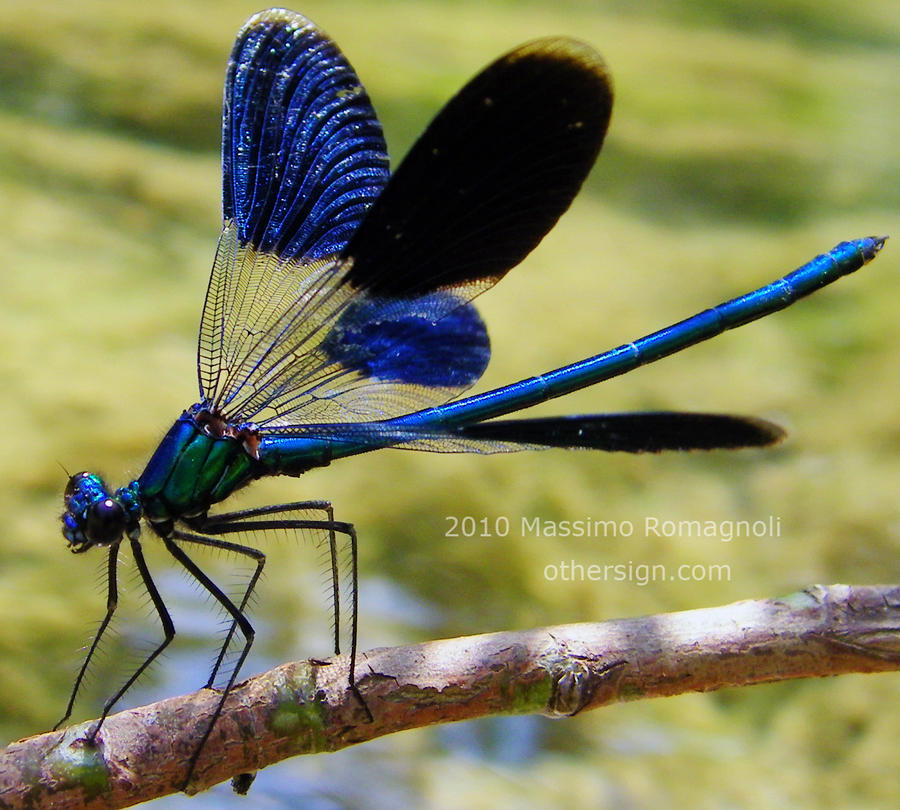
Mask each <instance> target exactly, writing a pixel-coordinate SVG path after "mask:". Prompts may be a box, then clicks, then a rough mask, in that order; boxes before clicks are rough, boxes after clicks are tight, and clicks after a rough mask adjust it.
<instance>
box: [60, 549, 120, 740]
mask: <svg viewBox="0 0 900 810" xmlns="http://www.w3.org/2000/svg"><path fill="white" fill-rule="evenodd" d="M118 560H119V544H118V543H115V544H113V545H112V546H110V549H109V556H108V558H107V568H106V615H105V616H104V617H103V621H102V622H100V627H98V628H97V632H96V633H95V634H94V640H93V641H92V642H91V646H90V648H89V649H88V651H87V655H86V656H85V657H84V663H83V664H82V665H81V669H80V670H79V671H78V676H77V677H76V678H75V685H74V686H73V687H72V694H71V695H70V696H69V703H68V705H67V706H66V713H65V714H64V715H63V716H62V718H60V720H59V722H58V723H57V724H56V725H55V726H53V730H54V731H55V730H56V729H58V728H59V727H60V726H61V725H62V724H63V723H65V722H66V720H68V719H69V718H70V717H71V716H72V708H73V707H74V705H75V698H76V697H77V696H78V690H79V689H81V682H82V681H83V680H84V676H85V673H86V672H87V670H88V667H89V666H90V663H91V659H92V658H93V657H94V653H95V652H96V651H97V647H98V646H99V645H100V639H101V638H102V637H103V634H104V633H105V632H106V628H107V627H109V623H110V622H111V621H112V617H113V614H114V613H115V612H116V607H117V606H118V604H119V587H118V579H117V570H116V566H117V564H118Z"/></svg>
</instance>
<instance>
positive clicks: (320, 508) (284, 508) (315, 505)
mask: <svg viewBox="0 0 900 810" xmlns="http://www.w3.org/2000/svg"><path fill="white" fill-rule="evenodd" d="M299 511H308V512H324V513H325V516H326V518H325V520H324V521H316V523H321V527H324V528H325V530H326V531H327V532H328V554H329V559H330V563H331V606H332V623H333V627H332V632H333V637H334V654H335V655H340V653H341V621H340V619H341V588H340V578H339V574H338V569H339V566H338V552H337V532H336V530H335V528H334V525H335V520H334V508H333V507H332V505H331V502H330V501H297V502H294V503H285V504H275V505H272V506H262V507H257V508H255V509H242V510H238V511H234V512H223V513H221V514H218V515H209V516H207V517H206V518H205V519H204V520H203V521H202V522H201V523H199V524H198V525H197V528H198V530H199V531H202V532H204V533H206V534H226V533H229V532H240V531H254V530H258V529H259V528H260V527H259V525H257V523H256V522H254V521H255V520H256V519H258V518H267V517H270V516H272V515H278V514H289V513H291V512H299ZM280 528H289V527H287V526H281V527H280ZM354 543H355V540H354ZM352 553H353V565H354V567H355V565H356V550H355V547H354V549H353V552H352ZM254 584H255V581H254ZM251 587H252V586H251ZM353 588H354V591H355V589H356V582H355V580H354V583H353ZM249 595H250V594H249V592H248V593H247V594H246V596H245V600H244V603H242V604H241V610H243V609H244V605H245V604H246V599H247V598H249ZM355 615H356V614H355V613H354V616H355ZM234 630H235V628H234V625H232V627H231V630H230V631H229V633H228V638H227V640H226V646H227V644H228V642H229V641H231V637H232V636H233V634H234ZM220 664H221V658H220V660H219V661H217V662H216V669H218V667H219V665H220Z"/></svg>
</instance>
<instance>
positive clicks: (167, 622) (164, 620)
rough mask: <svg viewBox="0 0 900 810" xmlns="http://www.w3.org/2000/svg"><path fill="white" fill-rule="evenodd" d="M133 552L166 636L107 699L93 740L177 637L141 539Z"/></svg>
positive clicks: (92, 734) (92, 735)
mask: <svg viewBox="0 0 900 810" xmlns="http://www.w3.org/2000/svg"><path fill="white" fill-rule="evenodd" d="M130 542H131V553H132V554H133V555H134V562H135V564H136V565H137V569H138V571H139V572H140V575H141V579H142V580H143V582H144V587H145V588H146V589H147V593H148V594H149V595H150V601H152V602H153V607H154V609H155V610H156V614H157V615H158V616H159V621H160V623H161V624H162V628H163V635H164V636H165V637H164V638H163V640H162V642H160V643H159V644H158V645H157V647H156V649H154V650H153V652H152V653H150V655H149V656H147V658H146V659H144V663H142V664H141V665H140V666H139V667H138V668H137V670H136V671H135V672H134V674H133V675H132V676H131V677H130V678H129V679H128V680H127V681H125V684H124V685H123V686H122V688H121V689H119V691H118V692H116V693H115V694H114V695H113V696H112V697H111V698H110V699H109V700H107V701H106V705H105V706H104V707H103V714H101V715H100V719H99V720H98V721H97V725H96V726H94V727H93V728H92V729H91V731H90V733H89V734H88V735H87V739H88V740H89V741H91V742H93V740H94V738H95V737H96V736H97V733H98V732H99V731H100V726H102V725H103V721H104V720H105V719H106V716H107V715H108V714H109V712H110V710H111V709H112V707H113V706H115V705H116V703H118V701H119V698H121V697H122V695H124V694H125V693H126V692H127V691H128V690H129V689H130V688H131V686H132V684H133V683H134V682H135V681H136V680H137V679H138V678H140V677H141V675H143V674H144V672H145V671H146V669H147V667H149V666H150V664H152V663H153V660H154V659H155V658H156V657H157V656H158V655H159V654H160V653H161V652H162V651H163V650H164V649H165V648H166V647H167V646H168V645H169V642H170V641H172V639H173V638H175V625H174V624H173V623H172V617H171V616H170V615H169V611H168V610H166V606H165V604H164V603H163V600H162V597H161V596H160V595H159V591H158V590H157V589H156V583H155V582H154V581H153V578H152V577H151V576H150V569H149V568H147V563H146V561H145V560H144V552H143V550H142V549H141V543H140V541H139V540H131V541H130Z"/></svg>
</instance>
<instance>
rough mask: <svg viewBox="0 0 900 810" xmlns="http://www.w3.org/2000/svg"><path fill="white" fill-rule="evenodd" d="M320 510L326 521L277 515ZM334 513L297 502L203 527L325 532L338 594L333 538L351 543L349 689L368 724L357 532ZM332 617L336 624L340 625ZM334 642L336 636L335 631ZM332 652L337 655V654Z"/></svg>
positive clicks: (212, 520)
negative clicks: (360, 663)
mask: <svg viewBox="0 0 900 810" xmlns="http://www.w3.org/2000/svg"><path fill="white" fill-rule="evenodd" d="M317 508H318V509H322V510H324V511H325V512H326V513H327V514H328V515H329V519H328V520H300V519H296V518H278V517H277V515H279V514H286V513H290V512H295V511H303V510H311V509H317ZM332 516H333V511H332V508H331V504H330V503H329V502H328V501H298V502H296V503H284V504H275V505H273V506H264V507H260V508H257V509H244V510H241V511H237V512H228V513H223V514H219V515H211V516H210V517H209V518H208V520H207V522H206V523H204V529H205V530H206V531H207V532H210V533H213V534H228V533H231V532H247V531H264V530H266V529H294V530H304V529H306V530H316V529H319V530H324V531H327V532H329V541H330V543H331V546H330V548H331V554H332V587H334V588H335V590H336V591H337V590H338V575H337V567H338V566H337V559H336V557H337V551H336V540H335V534H344V535H347V537H348V538H349V539H350V555H351V585H350V587H351V595H350V599H351V621H350V673H349V674H350V684H349V685H350V689H351V691H352V692H353V694H354V695H356V698H357V699H358V700H359V702H360V704H361V705H362V707H363V709H365V712H366V715H367V716H368V719H369V722H372V720H373V718H372V712H371V711H370V710H369V707H368V705H367V704H366V701H365V700H364V699H363V696H362V693H361V692H360V691H359V688H358V687H357V685H356V645H357V634H358V633H357V627H358V615H357V614H358V608H359V588H358V579H359V567H358V561H357V538H356V529H355V528H354V527H353V524H352V523H344V522H343V521H339V520H333V519H332ZM337 618H338V617H337V616H335V624H336V626H337V627H339V626H340V625H339V622H338V621H337ZM335 635H336V640H337V637H338V633H337V631H336V634H335ZM335 652H338V651H337V650H336V651H335Z"/></svg>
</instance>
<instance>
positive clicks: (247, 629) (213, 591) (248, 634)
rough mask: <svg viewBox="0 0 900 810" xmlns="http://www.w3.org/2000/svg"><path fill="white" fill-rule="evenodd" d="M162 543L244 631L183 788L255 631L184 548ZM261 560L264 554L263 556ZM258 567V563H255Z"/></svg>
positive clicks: (204, 541)
mask: <svg viewBox="0 0 900 810" xmlns="http://www.w3.org/2000/svg"><path fill="white" fill-rule="evenodd" d="M177 536H178V537H179V539H182V540H186V541H188V542H192V543H199V544H201V545H206V546H213V547H216V548H223V547H225V548H227V547H229V546H231V545H234V544H232V543H225V542H224V541H222V540H214V539H213V538H211V537H199V536H195V535H190V534H186V533H182V532H178V533H177ZM163 543H165V546H166V549H167V550H168V552H169V554H171V555H172V556H173V557H174V558H175V559H176V560H178V562H180V563H181V564H182V565H183V566H184V567H185V569H186V570H187V572H188V573H189V574H190V575H191V576H192V577H194V579H196V580H197V582H199V583H200V584H201V585H202V586H203V587H204V588H206V590H207V591H208V592H209V594H210V596H212V597H213V598H214V599H215V600H216V601H217V602H218V603H219V604H220V605H222V607H223V608H225V610H227V611H228V613H229V614H230V615H231V618H232V619H234V621H235V622H236V623H237V625H238V627H239V628H240V630H241V633H243V634H244V640H245V643H244V649H243V650H242V651H241V654H240V656H239V657H238V661H237V663H236V664H235V666H234V669H233V670H232V673H231V677H230V678H229V679H228V683H227V684H226V685H225V688H224V689H223V690H222V697H221V698H220V699H219V703H218V705H217V706H216V709H215V711H214V712H213V716H212V719H211V720H210V722H209V725H208V726H207V728H206V731H205V732H204V733H203V737H202V739H201V740H200V744H199V745H198V746H197V750H196V751H194V753H193V755H192V756H191V759H190V762H189V763H188V769H187V774H186V775H185V778H184V788H185V789H186V788H187V786H188V783H189V782H190V781H191V776H193V774H194V768H195V767H196V765H197V760H198V759H199V757H200V752H201V751H202V750H203V747H204V746H205V745H206V741H207V740H208V739H209V735H210V734H211V733H212V730H213V727H214V726H215V725H216V720H218V719H219V715H220V714H221V713H222V708H223V707H224V706H225V700H226V699H227V698H228V695H229V694H230V692H231V688H232V687H233V686H234V682H235V680H236V679H237V674H238V672H240V670H241V666H243V663H244V660H245V659H246V658H247V654H248V653H249V652H250V647H251V646H252V645H253V638H254V636H255V635H256V633H255V631H254V629H253V625H252V624H250V621H249V620H248V619H247V617H246V616H245V615H244V614H243V613H241V611H240V609H239V608H238V607H237V605H235V604H234V602H232V601H231V600H230V599H229V598H228V597H227V596H226V595H225V594H224V593H223V592H222V590H221V588H219V586H218V585H216V584H215V582H213V581H212V580H211V579H210V578H209V577H208V576H207V575H206V574H205V573H204V572H203V571H202V570H201V569H200V567H199V566H198V565H197V564H196V563H195V562H194V561H193V560H192V559H191V558H190V557H188V555H187V554H186V553H185V552H184V550H183V549H182V548H181V547H179V546H178V545H177V544H176V543H175V541H174V540H173V539H172V538H171V537H164V538H163ZM263 560H265V557H264V556H263ZM258 568H259V566H258Z"/></svg>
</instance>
